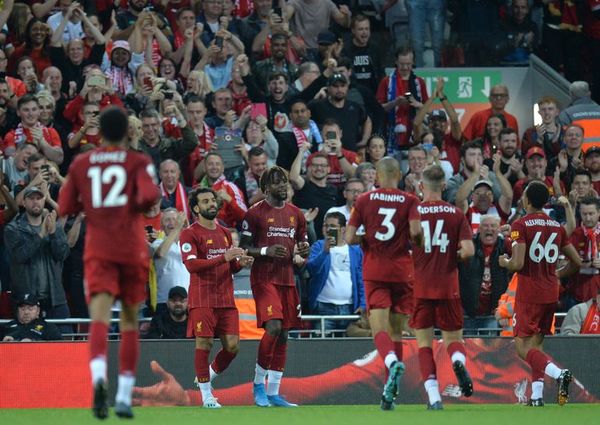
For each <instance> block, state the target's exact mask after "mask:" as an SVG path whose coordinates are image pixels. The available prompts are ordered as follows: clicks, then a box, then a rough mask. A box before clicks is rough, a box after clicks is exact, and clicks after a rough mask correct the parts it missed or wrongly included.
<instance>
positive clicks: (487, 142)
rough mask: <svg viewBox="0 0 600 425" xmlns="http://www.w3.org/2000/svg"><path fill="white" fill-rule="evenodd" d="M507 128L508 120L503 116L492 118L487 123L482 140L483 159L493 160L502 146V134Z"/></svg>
mask: <svg viewBox="0 0 600 425" xmlns="http://www.w3.org/2000/svg"><path fill="white" fill-rule="evenodd" d="M505 128H506V119H505V118H504V115H502V114H496V115H492V116H490V117H489V118H488V119H487V121H486V123H485V132H484V133H483V137H482V138H481V141H482V146H483V157H484V158H485V159H491V158H492V155H493V154H495V153H496V152H498V148H499V146H500V132H501V131H502V130H503V129H505Z"/></svg>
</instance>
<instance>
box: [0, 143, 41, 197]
mask: <svg viewBox="0 0 600 425" xmlns="http://www.w3.org/2000/svg"><path fill="white" fill-rule="evenodd" d="M36 153H38V149H37V147H35V145H32V144H31V143H21V144H20V145H18V146H17V150H16V152H15V154H14V155H13V156H11V157H9V158H5V159H2V174H3V175H4V176H5V177H6V178H5V179H4V183H5V184H7V185H8V189H9V191H11V192H12V191H13V190H14V188H15V186H16V185H17V183H19V182H21V181H24V180H25V178H26V177H27V161H28V160H29V157H31V155H33V154H36Z"/></svg>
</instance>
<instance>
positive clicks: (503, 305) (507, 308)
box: [494, 273, 519, 338]
mask: <svg viewBox="0 0 600 425" xmlns="http://www.w3.org/2000/svg"><path fill="white" fill-rule="evenodd" d="M518 283H519V277H518V275H517V273H513V275H512V278H511V279H510V281H509V282H508V287H507V288H506V291H505V292H504V294H502V295H501V296H500V299H499V300H498V308H496V312H495V313H494V317H495V318H496V320H497V321H498V325H500V336H508V337H511V338H512V337H514V331H513V319H514V315H515V312H514V310H515V297H516V294H517V285H518Z"/></svg>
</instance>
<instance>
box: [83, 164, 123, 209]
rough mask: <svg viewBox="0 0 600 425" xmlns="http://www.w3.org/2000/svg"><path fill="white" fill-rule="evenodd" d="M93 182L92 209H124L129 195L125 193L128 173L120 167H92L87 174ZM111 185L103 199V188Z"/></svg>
mask: <svg viewBox="0 0 600 425" xmlns="http://www.w3.org/2000/svg"><path fill="white" fill-rule="evenodd" d="M87 175H88V177H89V178H90V179H91V181H92V207H94V208H101V207H105V208H107V207H122V206H123V205H125V204H126V203H127V195H126V194H125V193H123V189H125V184H126V183H127V173H126V172H125V168H123V167H121V166H120V165H111V166H109V167H106V168H105V169H102V167H90V169H89V170H88V173H87ZM106 184H110V185H111V186H110V189H109V190H108V193H107V194H106V197H104V198H102V186H103V185H106Z"/></svg>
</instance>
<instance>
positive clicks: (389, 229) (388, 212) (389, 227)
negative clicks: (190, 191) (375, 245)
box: [375, 208, 396, 242]
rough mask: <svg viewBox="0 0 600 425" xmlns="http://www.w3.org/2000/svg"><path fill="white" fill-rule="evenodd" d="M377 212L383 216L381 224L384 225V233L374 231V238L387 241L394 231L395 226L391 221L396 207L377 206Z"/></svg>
mask: <svg viewBox="0 0 600 425" xmlns="http://www.w3.org/2000/svg"><path fill="white" fill-rule="evenodd" d="M377 214H381V215H382V216H383V221H382V222H381V225H382V226H383V227H385V229H386V231H385V233H382V232H379V231H378V232H377V233H375V239H377V240H378V241H383V242H385V241H389V240H390V239H392V238H393V237H394V234H395V233H396V226H394V223H392V218H394V214H396V208H379V210H377Z"/></svg>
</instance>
